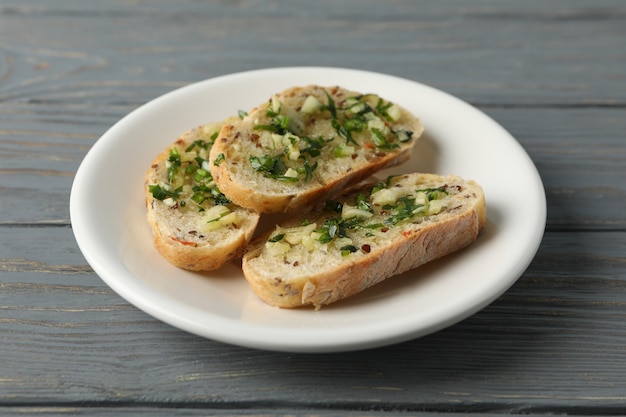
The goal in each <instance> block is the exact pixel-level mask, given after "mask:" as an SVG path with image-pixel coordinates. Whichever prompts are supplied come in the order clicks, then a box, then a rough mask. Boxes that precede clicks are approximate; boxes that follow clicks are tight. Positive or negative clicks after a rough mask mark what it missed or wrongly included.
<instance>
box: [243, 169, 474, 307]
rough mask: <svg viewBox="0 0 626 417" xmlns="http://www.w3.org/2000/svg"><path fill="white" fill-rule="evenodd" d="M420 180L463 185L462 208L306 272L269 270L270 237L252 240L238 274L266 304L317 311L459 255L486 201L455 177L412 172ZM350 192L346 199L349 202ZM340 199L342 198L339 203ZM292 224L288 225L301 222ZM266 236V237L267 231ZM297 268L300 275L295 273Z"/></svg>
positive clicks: (469, 184)
mask: <svg viewBox="0 0 626 417" xmlns="http://www.w3.org/2000/svg"><path fill="white" fill-rule="evenodd" d="M411 177H412V179H414V180H415V181H416V184H419V183H420V182H424V181H425V182H427V183H433V181H436V182H437V183H440V184H449V185H452V186H456V185H459V186H462V187H463V188H464V189H465V190H467V194H466V195H467V197H465V196H463V199H464V200H466V201H465V203H464V205H463V206H462V207H458V208H454V209H453V210H451V211H450V212H447V214H444V215H442V216H439V217H437V216H434V217H433V219H431V220H429V221H424V222H421V223H419V224H412V223H410V224H408V225H405V226H403V230H402V232H401V233H399V234H397V235H396V236H395V237H394V238H393V239H392V240H390V241H388V242H386V243H385V244H384V245H378V246H377V247H376V248H375V249H373V250H372V251H371V252H369V253H367V254H363V255H362V256H356V257H353V256H352V255H350V256H348V257H347V258H346V260H345V261H340V262H336V263H333V262H332V260H330V259H329V258H328V256H327V255H325V254H320V255H319V256H327V260H325V262H327V263H328V265H329V266H328V267H318V268H309V269H307V268H305V267H303V266H302V265H298V267H294V266H293V265H288V264H285V265H283V266H282V268H281V267H280V266H277V265H274V267H273V268H269V267H268V265H269V264H270V263H271V262H268V260H267V255H266V254H264V253H263V252H264V251H263V248H264V244H265V242H266V241H267V238H268V236H269V235H265V236H263V237H260V238H258V239H255V240H254V241H253V242H252V243H251V244H250V245H249V247H248V249H247V250H246V253H245V254H244V257H243V265H242V267H243V272H244V275H245V277H246V279H247V280H248V282H249V284H250V286H251V287H252V289H253V291H254V292H255V293H256V294H257V295H258V296H259V297H260V298H261V299H262V300H264V301H265V302H266V303H268V304H270V305H273V306H277V307H282V308H294V307H301V306H305V305H313V306H315V307H316V308H319V307H320V306H322V305H326V304H330V303H333V302H336V301H338V300H341V299H344V298H347V297H349V296H352V295H354V294H357V293H359V292H361V291H363V290H364V289H366V288H369V287H371V286H372V285H375V284H377V283H379V282H382V281H384V280H385V279H387V278H389V277H392V276H394V275H398V274H401V273H403V272H405V271H408V270H410V269H413V268H416V267H418V266H420V265H423V264H425V263H427V262H430V261H432V260H435V259H438V258H441V257H443V256H445V255H447V254H450V253H453V252H455V251H458V250H460V249H462V248H464V247H466V246H468V245H470V244H471V243H472V242H474V241H475V240H476V238H477V237H478V234H479V232H480V230H481V229H482V228H483V227H484V224H485V221H486V203H485V198H484V194H483V192H482V189H481V188H480V186H478V185H477V184H475V183H473V182H468V181H463V180H461V179H460V178H459V177H453V176H446V177H438V176H434V175H432V174H411ZM352 195H353V194H351V195H350V196H349V197H348V200H349V199H350V198H352ZM340 200H341V201H344V199H343V198H342V199H340ZM305 217H306V216H305ZM301 218H302V217H300V218H299V219H297V220H292V221H291V222H290V224H292V225H293V224H298V222H299V221H301ZM270 234H271V233H270ZM296 269H299V270H300V271H302V272H298V273H296V272H294V270H296Z"/></svg>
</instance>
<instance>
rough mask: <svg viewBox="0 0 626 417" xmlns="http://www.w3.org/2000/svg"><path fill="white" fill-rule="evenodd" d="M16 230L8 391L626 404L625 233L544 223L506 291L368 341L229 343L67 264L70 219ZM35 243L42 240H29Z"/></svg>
mask: <svg viewBox="0 0 626 417" xmlns="http://www.w3.org/2000/svg"><path fill="white" fill-rule="evenodd" d="M16 229H17V230H16V233H15V234H14V237H13V238H12V239H11V245H10V249H9V250H8V251H6V250H5V252H4V253H5V256H6V257H7V258H5V259H4V260H3V262H2V263H1V264H0V273H2V284H1V287H0V289H1V290H2V292H1V294H2V295H1V298H0V305H2V308H1V313H2V315H1V316H0V317H1V318H0V338H1V339H2V340H1V343H0V357H2V358H3V359H4V360H3V361H2V364H0V374H1V375H2V378H1V379H0V404H7V405H11V404H13V405H20V404H33V405H38V404H39V405H41V406H44V405H46V404H54V403H55V402H61V403H66V404H76V403H78V402H89V403H92V404H94V405H97V404H105V403H106V404H116V403H117V404H119V405H120V406H123V405H124V404H127V403H137V404H145V405H148V404H150V403H164V404H178V405H180V406H182V405H184V404H196V405H197V406H199V407H202V408H207V409H211V408H215V407H218V408H219V407H226V408H236V407H238V406H240V407H244V408H248V407H251V408H255V407H262V408H263V407H269V406H270V405H271V404H277V405H281V404H282V405H283V406H284V407H287V408H289V407H297V406H298V404H300V405H303V406H304V405H306V406H308V407H313V408H315V409H318V408H319V409H324V408H330V409H337V410H342V409H361V408H367V407H368V404H369V405H370V406H371V405H374V406H376V407H380V409H385V410H386V409H389V410H392V409H394V407H396V408H397V409H402V410H405V411H406V410H409V411H410V410H412V411H416V410H433V411H445V410H457V411H461V410H474V411H489V412H532V413H535V412H538V413H541V412H542V410H561V411H562V412H569V411H571V410H574V409H575V408H576V407H590V409H593V410H595V411H594V412H600V411H607V410H612V409H614V408H615V407H618V406H619V405H621V404H623V403H624V395H623V385H622V382H623V381H624V377H625V375H626V364H625V363H624V361H623V360H622V359H623V357H624V354H625V353H626V352H625V351H624V346H625V345H626V313H625V311H626V309H625V307H626V301H624V300H626V277H625V276H624V274H623V270H624V266H625V264H626V258H625V257H624V253H626V239H625V236H624V233H621V232H614V233H604V232H597V233H590V232H580V233H572V232H561V233H556V232H554V233H549V234H547V235H546V238H545V239H544V242H543V243H542V247H541V249H540V252H539V255H538V256H537V257H536V258H535V260H534V261H533V262H532V263H531V265H530V266H529V268H528V270H527V271H526V273H525V274H524V275H523V277H522V278H521V279H520V280H519V281H518V283H517V284H516V285H515V286H514V287H513V288H512V289H511V290H509V291H508V292H507V293H506V294H505V295H504V296H502V297H501V298H500V299H499V300H497V301H496V302H495V303H493V304H492V305H491V306H489V307H487V308H486V309H484V310H483V311H481V312H480V313H478V314H476V315H474V316H473V317H471V318H469V319H467V320H465V321H463V322H462V323H460V324H458V325H456V326H453V327H451V328H449V329H446V330H444V331H441V332H439V333H436V334H433V335H431V336H428V337H425V338H422V339H417V340H414V341H410V342H406V343H402V344H399V345H395V346H390V347H386V348H381V349H376V350H370V351H362V352H355V353H351V354H325V355H305V354H282V353H272V352H263V351H255V350H250V349H245V348H237V347H233V346H227V345H224V344H221V343H218V342H214V341H210V340H205V339H202V338H199V337H196V336H192V335H189V334H187V333H184V332H182V331H179V330H177V329H174V328H171V327H169V326H167V325H165V324H163V323H161V322H159V321H157V320H154V319H152V318H151V317H149V316H147V315H145V314H144V313H142V312H140V311H137V310H136V309H135V308H133V307H132V306H129V305H128V304H127V303H126V302H124V301H123V300H122V299H120V298H119V297H118V296H117V295H116V294H114V293H113V292H112V291H111V290H110V289H109V288H108V287H106V286H105V285H104V283H103V282H102V281H100V279H99V278H98V277H97V276H96V275H95V274H93V273H92V272H91V271H90V269H89V267H88V266H86V265H84V264H83V265H73V264H71V262H72V260H75V259H77V257H76V256H73V255H71V254H72V253H73V252H75V251H76V250H77V248H76V246H75V243H74V242H73V240H72V238H71V230H70V229H68V228H61V227H60V228H22V229H20V228H16ZM5 236H6V235H3V237H2V238H1V240H0V242H1V243H2V246H3V247H6V246H9V245H6V243H7V239H8V237H5ZM33 242H40V245H41V246H40V247H33V248H32V249H27V248H28V247H29V246H30V245H32V244H33ZM52 242H56V243H55V245H54V247H51V248H50V250H49V251H46V252H45V253H41V254H38V252H39V249H41V248H42V247H46V246H48V245H50V244H51V243H52ZM25 253H26V254H28V253H30V257H26V258H23V256H24V254H25ZM16 265H26V266H25V267H20V268H19V269H20V270H16V269H18V268H15V266H16ZM564 271H576V272H568V273H564ZM392 358H393V359H392ZM555 386H558V387H564V386H566V387H567V389H560V388H559V389H555V388H554V387H555ZM590 393H592V394H593V395H590Z"/></svg>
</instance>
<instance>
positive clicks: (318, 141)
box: [211, 85, 423, 213]
mask: <svg viewBox="0 0 626 417" xmlns="http://www.w3.org/2000/svg"><path fill="white" fill-rule="evenodd" d="M422 132H423V127H422V125H421V123H420V121H419V119H417V118H416V117H414V116H413V115H411V114H410V113H409V112H408V111H406V110H405V109H403V108H401V107H400V106H398V105H395V104H393V103H390V102H388V101H386V100H383V99H381V98H380V97H378V96H376V95H374V94H366V95H363V94H360V93H356V92H352V91H348V90H346V89H344V88H340V87H328V88H323V87H320V86H316V85H309V86H305V87H292V88H289V89H287V90H285V91H283V92H281V93H278V94H276V95H274V96H272V97H271V99H270V100H269V101H267V102H265V103H263V104H261V105H259V106H258V107H256V108H254V109H252V110H251V111H250V113H249V114H248V115H247V116H246V117H244V118H243V119H240V120H235V121H233V122H232V123H228V124H226V125H225V126H224V128H223V129H222V130H221V132H220V135H219V137H218V139H217V140H216V142H215V145H214V146H213V149H212V150H211V160H219V161H220V163H219V164H214V165H211V173H212V174H213V177H214V178H215V181H216V183H217V184H218V186H219V187H220V189H221V190H222V191H223V192H224V194H226V195H227V196H228V197H229V198H230V199H231V200H233V202H235V203H237V204H239V205H241V206H243V207H248V208H251V209H253V210H256V211H258V212H260V213H277V212H287V211H292V210H295V209H300V208H303V207H306V206H307V205H309V204H310V203H312V202H313V201H316V200H319V199H323V198H326V197H328V196H330V195H332V194H336V193H338V192H340V191H341V190H343V189H344V188H345V187H346V186H347V185H349V184H353V183H357V182H359V181H361V180H363V179H365V178H367V177H369V176H370V175H371V174H373V173H375V172H377V171H379V170H381V169H383V168H386V167H389V166H393V165H397V164H400V163H402V162H405V161H406V160H407V159H409V157H410V155H411V151H412V149H413V147H414V145H415V142H416V140H417V139H418V138H419V137H420V135H421V134H422Z"/></svg>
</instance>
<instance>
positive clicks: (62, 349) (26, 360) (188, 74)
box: [0, 0, 626, 416]
mask: <svg viewBox="0 0 626 417" xmlns="http://www.w3.org/2000/svg"><path fill="white" fill-rule="evenodd" d="M624 39H626V4H625V3H624V2H622V1H621V0H571V1H554V2H551V3H550V4H547V3H546V2H544V1H541V0H528V1H492V0H470V1H466V2H457V1H453V0H442V1H437V2H431V1H409V0H393V1H375V0H363V1H357V0H346V1H341V2H333V1H331V0H322V1H315V2H312V1H304V0H297V1H286V0H276V1H269V0H267V1H266V0H240V1H213V2H197V1H192V0H183V1H174V0H155V1H147V0H114V1H108V2H85V1H81V0H20V1H11V0H9V1H5V2H3V3H2V4H0V414H1V415H99V416H114V415H115V416H117V415H148V414H149V415H190V416H194V415H233V416H235V415H237V416H240V415H249V416H262V415H296V416H312V415H323V416H325V415H346V416H353V415H354V416H357V415H359V416H361V415H363V416H368V415H381V414H384V415H388V416H396V415H416V414H419V415H423V416H434V415H436V416H448V415H451V414H453V415H459V414H470V413H471V414H476V415H490V416H492V415H498V416H506V415H513V414H533V415H554V414H574V415H617V414H620V415H623V414H624V409H625V408H626V394H625V392H626V390H625V387H626V348H625V347H624V346H626V313H625V312H626V308H625V307H626V305H625V303H626V301H625V300H626V255H625V254H626V214H625V211H624V208H625V207H626V182H625V181H624V179H625V177H624V173H623V171H624V167H625V166H626V134H625V133H624V132H626V82H625V81H626V42H624ZM292 65H323V66H339V67H351V68H359V69H366V70H372V71H378V72H383V73H388V74H392V75H398V76H401V77H405V78H408V79H412V80H415V81H419V82H423V83H425V84H429V85H432V86H434V87H436V88H440V89H443V90H445V91H448V92H450V93H452V94H454V95H456V96H458V97H460V98H462V99H464V100H466V101H469V102H470V103H472V104H474V105H475V106H477V107H478V108H480V109H482V110H483V111H485V112H486V113H487V114H488V115H490V116H491V117H493V118H494V119H495V120H496V121H498V122H499V123H501V124H502V125H503V126H504V127H505V128H506V129H507V130H509V131H510V132H511V133H512V134H513V135H514V136H515V138H516V139H517V140H518V141H519V142H520V144H521V145H522V146H523V147H524V149H525V150H526V151H527V152H528V154H529V155H530V156H531V158H532V160H533V162H534V163H535V165H536V166H537V169H538V171H539V173H540V175H541V177H542V180H543V182H544V185H545V188H546V195H547V200H548V224H547V231H546V235H545V237H544V240H543V242H542V244H541V247H540V248H539V251H538V253H537V256H536V257H535V259H534V260H533V262H532V263H531V264H530V266H529V267H528V269H527V270H526V272H525V273H524V274H523V276H522V277H521V278H520V279H519V281H518V282H517V283H516V284H515V285H514V286H513V287H512V288H511V289H510V290H509V291H507V292H506V293H505V294H504V295H503V296H502V297H500V298H499V299H498V300H497V301H495V302H494V303H493V304H491V305H490V306H488V307H487V308H485V309H484V310H482V311H481V312H479V313H477V314H476V315H474V316H472V317H470V318H468V319H466V320H465V321H463V322H461V323H459V324H457V325H455V326H452V327H450V328H448V329H445V330H443V331H440V332H438V333H435V334H432V335H430V336H427V337H424V338H421V339H417V340H412V341H409V342H405V343H402V344H398V345H394V346H389V347H385V348H380V349H374V350H366V351H361V352H354V353H350V354H324V355H305V354H283V353H273V352H264V351H256V350H251V349H244V348H239V347H234V346H228V345H225V344H222V343H219V342H215V341H211V340H206V339H202V338H199V337H196V336H193V335H190V334H187V333H185V332H182V331H180V330H177V329H175V328H172V327H170V326H168V325H166V324H163V323H161V322H159V321H157V320H155V319H153V318H152V317H150V316H148V315H147V314H145V313H143V312H141V311H139V310H137V309H136V308H135V307H133V306H131V305H129V304H128V303H127V302H126V301H125V300H123V299H122V298H120V297H119V296H118V295H117V294H115V293H114V292H113V291H112V290H111V289H110V288H108V287H107V286H106V285H105V284H104V282H103V281H102V280H100V278H99V277H98V276H97V275H96V274H95V273H94V272H93V271H92V269H91V268H90V267H89V265H87V263H86V261H85V259H84V258H83V256H82V255H81V253H80V250H79V249H78V247H77V245H76V243H75V241H74V238H73V234H72V230H71V225H70V221H69V211H68V210H69V208H68V204H69V191H70V187H71V184H72V181H73V178H74V174H75V172H76V169H77V168H78V165H79V164H80V162H81V160H82V158H83V157H84V155H85V154H86V153H87V151H88V150H89V149H90V148H91V146H92V145H93V144H94V143H95V142H96V141H97V140H98V138H99V137H100V136H101V135H102V134H103V133H104V132H105V131H106V130H107V129H108V128H109V127H110V126H112V125H113V124H114V123H115V122H116V121H118V120H119V119H120V118H121V117H123V116H124V115H125V114H127V113H128V112H130V111H132V110H133V109H135V108H137V107H138V106H140V105H142V104H144V103H146V102H147V101H149V100H151V99H153V98H155V97H158V96H159V95H161V94H163V93H166V92H168V91H170V90H172V89H175V88H178V87H182V86H184V85H187V84H189V83H193V82H196V81H200V80H203V79H206V78H210V77H214V76H218V75H222V74H227V73H232V72H237V71H245V70H251V69H257V68H266V67H276V66H292ZM503 175H511V176H513V175H515V173H514V172H510V173H503ZM474 279H479V277H474Z"/></svg>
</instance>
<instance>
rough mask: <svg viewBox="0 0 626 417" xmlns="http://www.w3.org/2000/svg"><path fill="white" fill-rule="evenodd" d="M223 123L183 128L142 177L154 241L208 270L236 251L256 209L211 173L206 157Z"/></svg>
mask: <svg viewBox="0 0 626 417" xmlns="http://www.w3.org/2000/svg"><path fill="white" fill-rule="evenodd" d="M222 126H223V123H210V124H207V125H203V126H199V127H197V128H195V129H192V130H189V131H187V132H185V133H183V134H182V135H181V136H180V137H179V138H178V140H176V142H174V144H173V145H172V146H170V147H168V148H167V149H166V150H165V151H164V152H163V153H161V154H160V155H159V156H158V157H157V158H156V159H155V160H154V162H153V163H152V165H151V166H150V168H149V170H148V172H147V173H146V179H145V185H144V189H145V196H146V207H147V217H148V223H149V224H150V226H151V228H152V234H153V236H154V244H155V246H156V248H157V250H158V251H159V253H161V255H163V256H164V257H165V259H167V260H168V261H169V262H171V263H172V264H174V265H176V266H177V267H180V268H184V269H188V270H193V271H208V270H214V269H217V268H219V267H221V266H222V265H223V264H225V263H226V262H228V261H230V260H233V259H235V258H237V257H240V256H241V255H242V253H243V250H244V248H245V246H246V245H247V243H248V242H249V241H250V239H251V238H252V235H253V234H254V231H255V229H256V225H257V223H258V221H259V214H258V213H256V212H254V211H252V210H249V209H245V208H242V207H239V206H237V205H235V204H233V203H232V202H230V201H229V200H228V199H227V198H226V197H225V196H224V195H223V194H222V193H221V192H220V191H219V188H217V186H216V185H215V183H214V181H213V180H212V178H211V175H210V171H209V167H208V158H209V152H210V148H211V146H212V144H213V141H214V140H215V138H216V137H217V133H218V132H219V130H220V129H221V128H222Z"/></svg>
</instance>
